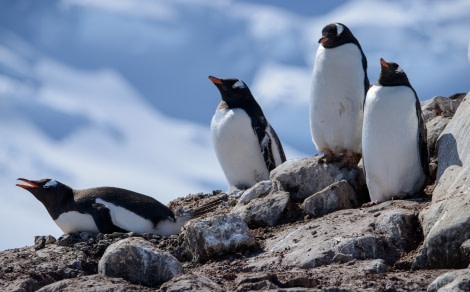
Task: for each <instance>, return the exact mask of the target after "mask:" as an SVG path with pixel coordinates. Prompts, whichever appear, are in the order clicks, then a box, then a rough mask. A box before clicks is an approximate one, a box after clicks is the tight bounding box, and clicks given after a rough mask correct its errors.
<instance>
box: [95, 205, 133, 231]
mask: <svg viewBox="0 0 470 292" xmlns="http://www.w3.org/2000/svg"><path fill="white" fill-rule="evenodd" d="M92 208H93V213H92V217H93V219H94V220H95V224H96V227H98V230H99V231H100V232H101V233H113V232H128V231H127V230H124V229H122V228H120V227H118V226H116V225H114V223H113V220H112V219H111V213H110V211H109V209H108V207H106V206H105V205H103V204H99V203H95V204H93V205H92Z"/></svg>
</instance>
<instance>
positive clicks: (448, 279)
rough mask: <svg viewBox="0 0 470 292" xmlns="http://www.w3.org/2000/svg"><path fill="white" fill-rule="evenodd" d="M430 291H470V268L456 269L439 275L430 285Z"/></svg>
mask: <svg viewBox="0 0 470 292" xmlns="http://www.w3.org/2000/svg"><path fill="white" fill-rule="evenodd" d="M427 291H428V292H437V291H439V292H451V291H452V292H453V291H462V292H464V291H470V270H469V269H463V270H456V271H452V272H448V273H445V274H443V275H441V276H439V277H437V278H436V279H435V280H434V281H433V282H432V283H431V284H430V285H429V287H428V290H427Z"/></svg>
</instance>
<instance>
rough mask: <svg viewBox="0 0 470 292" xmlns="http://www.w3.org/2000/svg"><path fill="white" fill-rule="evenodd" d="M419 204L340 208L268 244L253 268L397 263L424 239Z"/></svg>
mask: <svg viewBox="0 0 470 292" xmlns="http://www.w3.org/2000/svg"><path fill="white" fill-rule="evenodd" d="M417 205H418V203H417V202H412V201H403V200H397V201H388V202H384V203H381V204H379V205H377V206H372V207H369V208H362V209H349V210H340V211H336V212H334V213H330V214H327V215H325V216H323V217H320V218H317V219H315V220H311V221H309V222H306V223H305V222H304V223H297V224H292V225H290V226H288V227H286V228H284V229H283V230H282V231H280V232H278V233H276V234H274V235H273V236H272V237H269V238H267V239H266V240H265V243H264V249H265V252H264V253H262V254H260V255H259V256H257V257H256V258H254V259H253V260H252V261H251V264H250V266H251V267H252V268H253V269H255V270H257V269H261V270H263V269H266V267H269V266H272V265H281V266H284V267H288V268H292V267H297V268H314V267H318V266H322V265H329V264H331V263H335V262H336V263H344V262H350V261H354V260H366V259H383V260H384V262H385V263H386V264H387V265H393V264H394V263H395V262H396V261H397V260H398V259H399V258H400V256H401V255H402V254H404V253H406V252H409V251H411V250H413V249H414V248H416V247H417V244H418V243H419V242H421V238H422V235H421V233H420V232H419V231H418V229H419V225H418V224H417V223H418V219H417V212H415V211H414V209H415V208H416V207H417Z"/></svg>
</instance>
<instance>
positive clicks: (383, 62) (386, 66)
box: [380, 58, 388, 68]
mask: <svg viewBox="0 0 470 292" xmlns="http://www.w3.org/2000/svg"><path fill="white" fill-rule="evenodd" d="M380 65H381V66H382V67H385V68H388V63H387V62H385V60H384V59H382V58H380Z"/></svg>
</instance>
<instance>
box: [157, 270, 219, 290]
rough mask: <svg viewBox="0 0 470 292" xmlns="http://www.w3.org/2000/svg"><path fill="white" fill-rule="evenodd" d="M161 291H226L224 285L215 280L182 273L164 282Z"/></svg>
mask: <svg viewBox="0 0 470 292" xmlns="http://www.w3.org/2000/svg"><path fill="white" fill-rule="evenodd" d="M159 291H163V292H167V291H168V292H170V291H178V292H183V291H186V292H190V291H194V292H199V291H225V289H223V288H222V287H220V286H219V285H217V284H216V283H215V282H214V281H212V280H210V279H209V278H207V277H204V276H201V275H195V274H181V275H178V276H176V277H174V278H173V279H171V280H170V281H168V282H166V283H164V284H163V285H162V286H161V287H160V289H159Z"/></svg>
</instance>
